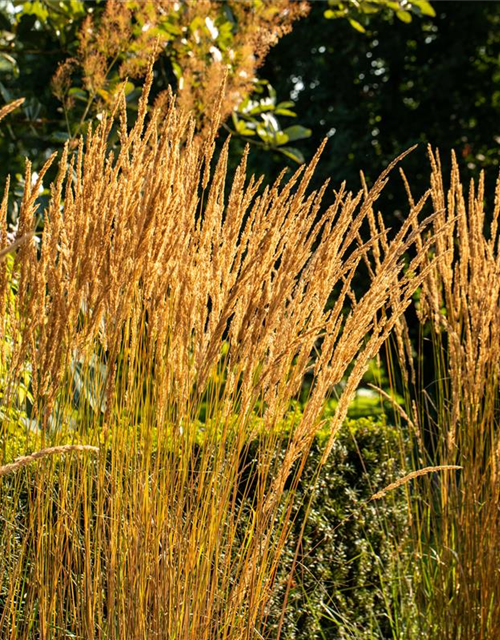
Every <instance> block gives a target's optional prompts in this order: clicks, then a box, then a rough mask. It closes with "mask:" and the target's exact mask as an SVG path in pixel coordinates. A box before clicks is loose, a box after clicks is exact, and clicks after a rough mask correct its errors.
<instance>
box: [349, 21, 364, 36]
mask: <svg viewBox="0 0 500 640" xmlns="http://www.w3.org/2000/svg"><path fill="white" fill-rule="evenodd" d="M348 20H349V24H350V25H351V27H352V28H353V29H356V31H359V32H360V33H366V29H365V28H364V27H363V25H362V24H361V23H360V22H358V21H357V20H354V18H348Z"/></svg>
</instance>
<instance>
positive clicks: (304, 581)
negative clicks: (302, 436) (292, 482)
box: [268, 418, 412, 640]
mask: <svg viewBox="0 0 500 640" xmlns="http://www.w3.org/2000/svg"><path fill="white" fill-rule="evenodd" d="M398 437H400V436H398V433H397V431H396V430H395V429H394V428H392V427H390V426H388V425H387V424H385V422H384V420H380V419H377V420H375V419H372V418H361V419H357V420H348V421H347V422H346V424H345V425H344V427H343V429H342V430H341V432H340V433H339V436H338V439H337V441H336V444H335V447H334V449H333V451H332V454H331V456H330V458H329V460H328V462H327V463H326V465H325V467H324V468H323V469H322V471H321V473H320V475H319V477H318V479H317V482H316V488H315V491H314V494H313V497H312V500H311V503H310V505H309V509H308V504H307V503H308V496H309V495H310V494H309V491H310V490H309V489H308V488H307V487H309V486H310V484H311V482H314V476H315V473H316V469H317V467H318V463H319V460H320V458H321V455H322V438H321V436H318V438H317V439H316V442H315V444H314V446H313V450H312V452H311V456H310V458H309V459H308V461H307V466H306V471H305V474H304V475H303V477H302V479H301V483H300V485H299V487H298V496H297V498H298V499H297V500H296V504H297V505H298V508H297V510H296V514H295V515H296V518H295V524H294V530H293V534H292V536H291V538H290V543H289V545H288V547H287V549H286V551H285V557H284V558H283V569H282V570H281V572H280V574H279V576H278V578H277V583H276V594H275V598H274V604H273V608H272V609H271V610H270V612H269V618H268V624H269V626H270V627H271V628H273V629H274V633H271V634H270V637H276V633H277V630H278V627H279V621H280V617H281V611H282V606H283V602H284V601H285V594H286V590H287V583H288V581H289V576H290V571H291V568H292V565H293V558H294V555H295V553H296V552H297V556H296V567H295V571H294V573H293V575H292V577H291V588H290V591H289V594H288V598H287V606H286V611H285V614H284V616H283V621H282V630H281V636H280V637H281V638H286V640H291V639H293V638H298V639H300V640H319V639H328V640H336V639H339V640H340V639H345V638H356V639H361V638H363V639H368V638H403V637H405V638H406V637H409V635H404V634H405V633H406V634H407V633H409V626H411V624H412V617H411V615H409V613H408V611H405V615H404V620H403V621H402V619H401V618H402V616H401V615H400V613H401V606H402V604H403V603H402V602H401V601H400V598H401V597H404V596H402V595H401V594H402V589H401V588H400V585H399V578H398V575H399V567H400V563H401V560H402V549H401V544H400V543H401V541H402V540H403V539H404V532H405V528H406V524H407V522H406V517H407V507H406V502H405V493H404V492H402V491H400V492H394V493H392V494H389V495H388V496H387V497H386V499H384V500H383V501H377V502H370V501H369V499H370V496H371V495H373V493H375V492H376V491H377V490H378V489H379V488H381V487H384V486H386V485H388V484H390V482H392V480H393V479H394V478H395V477H397V476H399V475H400V473H401V464H400V462H399V461H398V459H397V458H396V457H395V456H397V451H398V450H399V448H398V440H397V439H398ZM304 518H306V521H305V525H304V535H303V539H302V541H301V542H299V540H300V532H301V529H302V526H303V523H304ZM297 545H298V549H297ZM406 604H410V605H411V603H406ZM402 625H404V626H405V628H406V630H404V631H403V629H402Z"/></svg>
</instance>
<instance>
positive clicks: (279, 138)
mask: <svg viewBox="0 0 500 640" xmlns="http://www.w3.org/2000/svg"><path fill="white" fill-rule="evenodd" d="M289 141H290V138H289V137H288V136H287V135H286V133H284V132H283V131H278V132H277V133H276V134H275V136H274V144H275V145H276V146H277V147H279V146H281V145H282V144H286V143H287V142H289Z"/></svg>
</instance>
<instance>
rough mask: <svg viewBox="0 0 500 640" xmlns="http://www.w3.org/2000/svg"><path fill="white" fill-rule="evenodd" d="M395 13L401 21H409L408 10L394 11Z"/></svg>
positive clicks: (409, 14)
mask: <svg viewBox="0 0 500 640" xmlns="http://www.w3.org/2000/svg"><path fill="white" fill-rule="evenodd" d="M396 15H397V17H398V18H399V19H400V20H401V22H406V23H409V22H411V13H410V12H409V11H396Z"/></svg>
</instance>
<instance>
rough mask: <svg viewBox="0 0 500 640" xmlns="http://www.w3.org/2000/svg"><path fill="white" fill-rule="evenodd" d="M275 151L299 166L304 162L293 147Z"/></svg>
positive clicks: (300, 154)
mask: <svg viewBox="0 0 500 640" xmlns="http://www.w3.org/2000/svg"><path fill="white" fill-rule="evenodd" d="M277 151H279V152H280V153H282V154H283V155H284V156H286V157H287V158H291V159H292V160H294V161H295V162H298V163H299V164H302V163H304V162H305V158H304V156H303V155H302V153H301V152H300V151H299V150H298V149H295V147H280V148H279V149H277Z"/></svg>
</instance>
